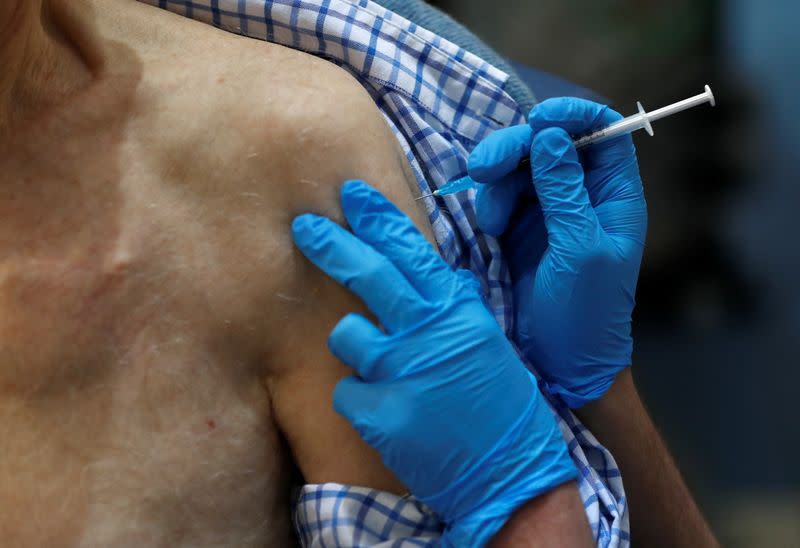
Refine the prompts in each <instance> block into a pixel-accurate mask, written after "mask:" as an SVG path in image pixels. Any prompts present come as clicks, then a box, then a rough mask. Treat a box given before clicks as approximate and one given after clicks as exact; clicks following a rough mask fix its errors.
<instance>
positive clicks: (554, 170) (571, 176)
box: [531, 128, 600, 258]
mask: <svg viewBox="0 0 800 548" xmlns="http://www.w3.org/2000/svg"><path fill="white" fill-rule="evenodd" d="M531 165H532V166H533V184H534V187H535V188H536V194H537V196H538V197H539V202H540V203H541V205H542V213H543V215H544V224H545V227H546V228H547V239H548V244H549V246H550V247H551V248H552V249H553V250H554V251H556V252H557V253H558V254H559V256H560V257H561V258H564V257H569V256H574V255H575V254H579V253H580V252H581V251H583V250H585V249H586V248H587V246H590V245H592V244H593V243H594V242H595V241H597V235H598V233H597V231H598V230H600V224H599V222H598V220H597V215H596V214H595V211H594V209H593V208H592V205H591V203H590V202H589V195H588V193H587V191H586V187H585V186H584V184H583V168H582V167H581V164H580V162H578V154H577V152H576V151H575V147H574V146H573V144H572V139H571V138H570V136H569V134H567V132H566V131H564V130H563V129H559V128H547V129H543V130H541V131H539V132H538V133H536V135H535V136H534V139H533V146H532V147H531Z"/></svg>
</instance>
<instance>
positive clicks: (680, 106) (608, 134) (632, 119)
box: [417, 86, 716, 200]
mask: <svg viewBox="0 0 800 548" xmlns="http://www.w3.org/2000/svg"><path fill="white" fill-rule="evenodd" d="M704 103H711V106H712V107H713V106H715V105H716V102H715V101H714V94H713V93H712V92H711V88H710V87H708V86H706V87H705V91H704V92H703V93H700V94H698V95H695V96H694V97H689V98H688V99H684V100H683V101H678V102H677V103H673V104H671V105H667V106H665V107H662V108H660V109H658V110H654V111H652V112H645V110H644V107H643V106H642V103H640V102H638V101H637V103H636V107H637V108H638V110H639V112H637V113H636V114H633V115H631V116H628V117H627V118H623V119H622V120H620V121H619V122H615V123H613V124H611V125H610V126H606V127H604V128H602V129H599V130H597V131H595V132H592V133H590V134H589V135H584V136H583V137H579V138H577V139H575V140H574V143H575V148H583V147H586V146H589V145H591V144H594V143H602V142H603V141H607V140H609V139H613V138H614V137H618V136H620V135H625V134H626V133H633V132H634V131H636V130H639V129H644V130H645V131H646V132H647V133H649V134H650V135H653V126H652V124H651V122H655V121H656V120H660V119H661V118H666V117H667V116H672V115H673V114H677V113H678V112H681V111H682V110H686V109H689V108H692V107H696V106H698V105H702V104H704ZM528 163H530V159H529V158H523V159H522V161H521V162H520V165H519V167H524V166H525V165H526V164H528ZM477 184H478V183H476V182H475V181H473V180H472V179H470V178H469V176H467V177H461V178H460V179H456V180H455V181H450V182H449V183H447V184H446V185H444V186H443V187H442V188H440V189H439V190H436V191H435V192H433V193H431V194H425V195H423V196H420V197H419V198H417V200H422V199H423V198H429V197H431V196H446V195H448V194H455V193H456V192H462V191H464V190H469V189H470V188H475V186H476V185H477Z"/></svg>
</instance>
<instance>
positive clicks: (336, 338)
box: [328, 314, 391, 382]
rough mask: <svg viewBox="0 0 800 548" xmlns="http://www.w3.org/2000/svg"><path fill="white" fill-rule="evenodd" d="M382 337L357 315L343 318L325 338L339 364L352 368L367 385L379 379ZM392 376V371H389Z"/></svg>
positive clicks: (370, 323)
mask: <svg viewBox="0 0 800 548" xmlns="http://www.w3.org/2000/svg"><path fill="white" fill-rule="evenodd" d="M384 339H385V335H384V334H383V333H381V331H380V330H379V329H378V328H377V327H375V325H374V324H373V323H372V322H371V321H369V320H368V319H367V318H365V317H364V316H362V315H360V314H348V315H347V316H345V317H344V318H342V319H341V320H340V321H339V323H338V324H336V327H334V328H333V331H331V334H330V336H329V337H328V348H329V349H330V351H331V352H332V353H333V355H334V356H336V357H337V358H338V359H339V360H340V361H342V362H343V363H346V364H347V365H349V366H350V367H352V368H353V369H354V370H355V371H356V373H358V376H359V377H361V378H362V379H364V380H365V381H368V382H373V381H377V380H380V379H381V378H382V377H381V371H380V370H379V368H378V366H379V365H380V363H381V360H380V359H379V356H380V354H381V352H380V349H381V348H382V347H383V344H384ZM389 373H390V374H391V372H389Z"/></svg>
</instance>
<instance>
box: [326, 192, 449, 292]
mask: <svg viewBox="0 0 800 548" xmlns="http://www.w3.org/2000/svg"><path fill="white" fill-rule="evenodd" d="M341 193H342V210H343V211H344V215H345V217H346V218H347V222H348V223H349V224H350V228H352V230H353V233H355V234H356V235H357V236H358V237H359V238H361V239H362V240H363V241H364V242H366V243H368V244H369V245H371V246H372V247H374V248H375V249H376V250H378V251H379V252H380V253H381V254H382V255H385V256H386V257H387V258H388V259H389V260H390V261H391V262H392V263H393V264H394V266H395V267H396V268H397V270H399V271H400V272H401V273H402V274H403V275H404V276H405V277H406V279H407V280H408V281H409V282H410V283H411V285H412V286H413V287H414V288H415V289H416V291H417V292H418V293H419V294H420V295H421V296H422V297H423V298H425V299H427V300H428V301H433V300H435V298H436V296H437V295H439V294H440V293H441V291H442V290H443V289H444V288H446V287H449V286H450V285H452V283H453V280H454V275H453V271H452V269H451V268H450V266H449V265H448V264H447V263H446V262H445V261H444V259H442V258H441V257H440V256H439V254H438V253H437V252H436V250H435V249H433V247H432V246H431V244H430V243H428V241H427V240H426V239H425V237H424V236H423V235H422V233H420V231H419V230H417V227H415V226H414V223H412V222H411V219H409V218H408V217H407V216H406V215H405V213H403V212H402V211H400V210H399V209H397V207H396V206H395V205H394V204H393V203H391V202H390V201H389V200H387V199H386V198H385V197H384V196H383V195H382V194H381V193H380V192H378V191H377V190H375V189H374V188H372V187H370V186H369V185H368V184H366V183H365V182H363V181H349V182H347V183H345V184H344V186H342V191H341Z"/></svg>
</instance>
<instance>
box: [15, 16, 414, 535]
mask: <svg viewBox="0 0 800 548" xmlns="http://www.w3.org/2000/svg"><path fill="white" fill-rule="evenodd" d="M49 9H50V10H51V11H49V12H48V13H50V14H51V15H48V17H52V20H51V21H50V22H48V23H47V24H46V28H48V32H49V33H50V35H51V37H53V39H54V40H61V41H66V42H70V43H72V44H73V46H74V48H75V50H76V51H79V52H80V56H81V59H82V61H84V62H86V63H87V64H88V65H89V67H90V68H91V75H90V77H89V78H88V80H87V82H86V83H85V85H80V86H78V87H77V91H76V92H74V93H69V94H66V96H65V98H64V100H61V101H57V102H55V104H53V102H50V104H49V105H48V106H47V108H37V107H36V106H35V104H34V102H33V101H31V105H30V108H28V107H29V105H27V104H24V103H22V102H21V103H19V105H18V107H19V108H17V109H16V111H15V114H14V115H13V116H11V117H7V122H6V124H5V125H4V127H2V129H0V424H1V425H2V426H0V436H2V447H3V452H2V454H0V508H2V512H0V538H3V545H5V546H9V545H11V546H38V545H50V546H52V545H64V546H70V545H87V546H109V545H113V546H126V545H130V546H134V545H135V546H141V545H165V546H177V545H191V546H203V545H232V546H246V545H260V546H263V545H278V546H283V545H287V544H288V543H289V542H290V541H289V538H290V535H291V532H290V530H289V521H288V514H289V507H290V504H289V496H288V484H289V480H290V476H291V459H289V458H288V451H287V450H286V449H285V448H284V442H283V440H282V436H285V438H286V439H287V440H288V442H289V443H288V445H289V449H290V450H291V452H292V453H293V456H294V460H295V462H297V464H298V465H299V468H300V470H301V471H302V473H303V474H304V475H305V480H306V481H309V482H323V481H338V482H342V483H353V484H360V485H368V486H372V487H376V488H382V489H386V490H393V491H399V490H402V487H401V486H400V485H399V484H398V483H397V481H396V480H395V479H393V478H392V477H391V475H390V474H388V472H386V470H385V469H384V468H383V467H382V465H381V464H380V460H379V458H378V457H377V456H376V455H375V454H374V453H372V452H371V450H369V449H368V448H367V447H366V446H365V445H364V444H362V442H361V441H360V440H359V439H358V437H357V435H356V434H355V432H353V431H352V430H351V429H350V428H349V427H348V426H347V425H346V424H345V422H344V420H343V419H341V418H340V417H338V416H337V415H336V414H335V413H334V412H333V410H332V408H331V392H332V388H333V386H334V384H335V382H336V381H337V380H338V379H339V378H341V377H342V376H344V375H346V374H348V370H347V369H345V368H344V367H343V366H342V365H341V364H338V363H337V362H336V361H335V360H334V359H333V358H332V357H331V356H330V355H329V353H328V352H327V349H326V347H325V339H326V337H327V334H328V332H329V331H330V329H331V328H332V327H333V325H334V324H335V322H336V321H337V320H338V318H339V317H341V316H342V315H343V314H344V313H345V312H347V311H349V310H354V309H357V307H358V304H357V303H356V302H354V301H353V300H352V299H351V298H350V297H349V296H348V295H347V294H346V293H345V292H344V291H342V290H341V289H340V288H339V287H337V286H336V285H335V284H334V283H333V282H331V281H329V280H326V279H325V278H323V276H322V275H321V274H319V273H318V272H316V271H315V269H314V268H313V267H312V266H311V265H310V264H308V263H306V262H305V261H304V260H303V259H302V258H301V257H300V255H299V254H298V253H297V252H296V251H295V250H294V248H293V245H292V242H291V239H290V231H289V227H290V222H291V219H292V217H293V216H294V215H296V214H298V213H301V212H306V211H315V212H318V213H324V214H328V215H330V214H334V215H337V214H338V213H337V212H338V206H337V202H338V199H337V198H338V187H339V185H340V184H341V182H342V181H343V180H345V179H348V178H356V177H358V178H364V179H367V180H369V181H370V182H371V183H373V184H375V185H376V186H378V188H380V189H381V190H382V191H384V192H385V193H386V194H387V195H388V196H389V197H391V198H392V199H393V200H394V201H395V202H396V203H397V204H398V205H400V206H401V207H403V208H404V209H405V210H406V211H407V212H409V213H411V214H412V215H414V217H415V219H416V220H417V222H418V224H420V223H423V222H424V221H423V218H424V216H423V215H421V213H420V212H419V211H417V210H415V209H414V206H413V202H412V198H411V194H412V191H411V187H412V186H413V185H414V183H413V178H412V177H411V176H410V174H409V171H408V166H407V165H406V163H405V160H404V158H403V155H402V154H401V152H400V151H399V150H398V146H397V144H396V142H395V139H394V137H393V135H392V133H391V131H390V130H389V129H388V127H387V126H386V124H385V122H384V120H383V119H382V117H381V115H380V113H379V111H378V110H377V109H376V107H375V106H374V104H373V103H372V102H371V100H370V98H369V96H368V95H367V94H366V93H365V92H364V91H363V90H362V89H361V87H360V86H359V85H358V84H357V82H355V81H354V80H352V79H351V78H350V77H349V76H348V75H346V74H345V73H344V72H343V71H341V70H340V69H338V68H336V67H334V66H333V65H331V64H329V63H327V62H325V61H321V60H318V59H315V58H313V57H311V56H308V55H305V54H302V53H298V52H295V51H292V50H289V49H286V48H282V47H280V46H274V45H269V44H263V43H258V42H254V41H249V40H246V39H241V38H237V37H234V36H232V35H227V34H225V33H223V32H221V31H216V30H214V29H211V28H209V27H205V26H203V25H199V24H196V23H191V22H188V21H185V20H183V19H181V18H179V17H177V16H172V15H168V14H166V13H163V12H161V11H159V10H156V9H153V8H150V7H145V6H142V5H139V4H137V3H135V2H133V1H126V0H118V1H111V0H103V1H100V0H93V1H85V2H84V1H79V2H76V1H71V2H67V1H66V0H63V1H62V2H54V3H53V5H52V6H51V7H50V8H49ZM61 29H64V30H61ZM17 38H18V37H17ZM11 39H15V37H13V36H12V37H11ZM40 68H41V70H40V72H42V74H34V75H35V76H37V78H38V81H40V82H45V83H46V84H47V85H51V84H52V85H53V86H58V82H57V79H56V77H55V76H52V77H51V76H50V73H49V72H47V71H48V70H49V69H48V67H47V66H46V65H45V66H42V67H40ZM27 72H28V74H33V73H36V70H28V71H27ZM51 72H52V74H58V73H59V71H58V70H55V69H53V70H51ZM43 89H44V92H43V93H44V95H46V92H47V88H46V87H45V88H43Z"/></svg>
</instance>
